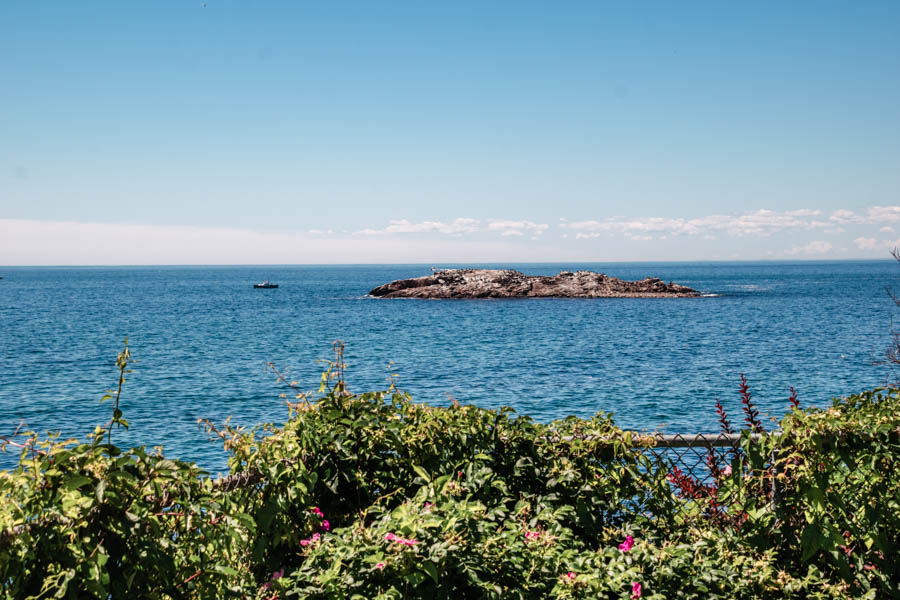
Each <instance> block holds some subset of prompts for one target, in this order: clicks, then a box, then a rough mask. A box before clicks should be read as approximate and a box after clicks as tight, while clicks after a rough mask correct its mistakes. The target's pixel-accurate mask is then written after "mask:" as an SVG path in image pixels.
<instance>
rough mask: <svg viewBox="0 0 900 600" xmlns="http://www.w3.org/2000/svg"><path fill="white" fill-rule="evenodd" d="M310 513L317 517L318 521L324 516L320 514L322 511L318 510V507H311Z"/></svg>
mask: <svg viewBox="0 0 900 600" xmlns="http://www.w3.org/2000/svg"><path fill="white" fill-rule="evenodd" d="M312 513H313V514H314V515H316V516H317V517H319V518H320V519H321V518H323V517H324V516H325V515H323V514H322V511H321V510H319V507H318V506H313V507H312Z"/></svg>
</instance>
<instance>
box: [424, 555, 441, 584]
mask: <svg viewBox="0 0 900 600" xmlns="http://www.w3.org/2000/svg"><path fill="white" fill-rule="evenodd" d="M422 568H423V569H424V570H425V572H426V573H428V574H429V575H431V578H432V579H434V582H435V583H437V582H438V572H437V567H435V566H434V563H433V562H431V561H430V560H426V561H425V562H424V563H422Z"/></svg>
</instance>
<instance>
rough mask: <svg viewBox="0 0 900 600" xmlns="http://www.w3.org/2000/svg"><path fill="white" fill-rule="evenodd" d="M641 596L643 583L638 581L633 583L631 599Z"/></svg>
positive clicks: (634, 599)
mask: <svg viewBox="0 0 900 600" xmlns="http://www.w3.org/2000/svg"><path fill="white" fill-rule="evenodd" d="M640 597H641V584H640V583H638V582H637V581H635V582H633V583H632V584H631V600H637V599H638V598H640Z"/></svg>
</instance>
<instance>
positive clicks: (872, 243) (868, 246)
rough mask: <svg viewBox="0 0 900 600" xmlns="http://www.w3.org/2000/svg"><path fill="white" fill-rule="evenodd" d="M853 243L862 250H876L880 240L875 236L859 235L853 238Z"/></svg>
mask: <svg viewBox="0 0 900 600" xmlns="http://www.w3.org/2000/svg"><path fill="white" fill-rule="evenodd" d="M853 243H854V244H856V247H857V248H859V249H860V250H874V249H875V247H876V246H877V245H878V240H876V239H875V238H867V237H858V238H856V239H855V240H853Z"/></svg>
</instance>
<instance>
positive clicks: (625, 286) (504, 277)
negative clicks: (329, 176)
mask: <svg viewBox="0 0 900 600" xmlns="http://www.w3.org/2000/svg"><path fill="white" fill-rule="evenodd" d="M369 294H370V295H372V296H376V297H379V298H672V297H689V296H699V295H700V293H699V292H698V291H696V290H693V289H691V288H689V287H686V286H683V285H678V284H677V283H664V282H663V281H661V280H659V279H658V278H656V277H648V278H647V279H642V280H640V281H623V280H621V279H617V278H615V277H609V276H607V275H604V274H603V273H594V272H593V271H577V272H575V273H573V272H571V271H562V272H561V273H560V274H559V275H554V276H552V277H545V276H540V275H525V274H523V273H520V272H519V271H513V270H501V269H446V270H436V269H435V270H434V273H433V274H431V275H427V276H425V277H416V278H415V279H399V280H397V281H392V282H391V283H388V284H385V285H382V286H379V287H377V288H375V289H374V290H372V291H371V292H369Z"/></svg>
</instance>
